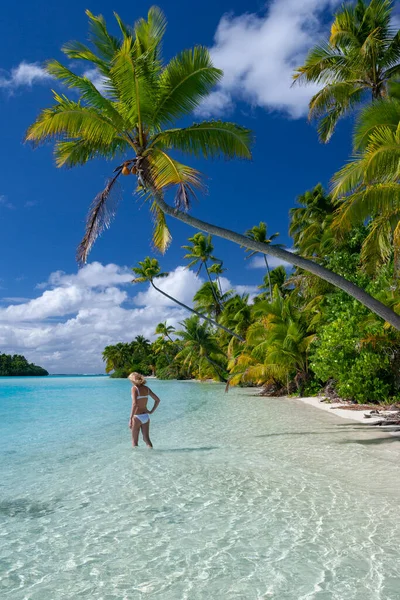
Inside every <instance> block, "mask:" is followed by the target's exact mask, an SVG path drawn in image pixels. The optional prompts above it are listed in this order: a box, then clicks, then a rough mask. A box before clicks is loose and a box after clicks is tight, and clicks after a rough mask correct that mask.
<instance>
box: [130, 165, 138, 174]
mask: <svg viewBox="0 0 400 600" xmlns="http://www.w3.org/2000/svg"><path fill="white" fill-rule="evenodd" d="M131 173H132V175H136V173H137V168H136V167H132V169H131Z"/></svg>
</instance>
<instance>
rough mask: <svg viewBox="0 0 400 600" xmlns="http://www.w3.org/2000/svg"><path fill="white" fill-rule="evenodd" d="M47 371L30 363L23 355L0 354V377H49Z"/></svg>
mask: <svg viewBox="0 0 400 600" xmlns="http://www.w3.org/2000/svg"><path fill="white" fill-rule="evenodd" d="M48 374H49V373H48V372H47V371H46V369H43V368H42V367H38V366H37V365H34V364H33V363H29V362H28V361H27V360H26V358H25V356H22V355H21V354H14V355H11V354H3V353H0V377H3V376H10V375H15V376H21V375H29V376H33V375H35V376H36V375H40V376H43V375H48Z"/></svg>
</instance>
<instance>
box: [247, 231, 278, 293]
mask: <svg viewBox="0 0 400 600" xmlns="http://www.w3.org/2000/svg"><path fill="white" fill-rule="evenodd" d="M267 232H268V227H267V224H266V223H264V222H263V221H260V224H259V225H254V227H252V228H251V229H248V230H247V231H246V233H245V235H246V236H247V237H248V238H250V239H251V240H254V241H256V242H260V243H261V244H271V242H273V240H274V239H275V238H277V237H278V235H279V233H273V234H272V235H271V236H269V237H268V233H267ZM246 252H250V254H249V256H248V258H251V257H252V256H254V255H255V254H257V252H255V251H254V250H253V251H252V250H251V249H250V248H247V249H246ZM264 262H265V266H266V267H267V276H268V281H269V289H270V290H271V291H270V296H271V300H272V286H271V274H270V269H269V264H268V260H267V255H266V254H264Z"/></svg>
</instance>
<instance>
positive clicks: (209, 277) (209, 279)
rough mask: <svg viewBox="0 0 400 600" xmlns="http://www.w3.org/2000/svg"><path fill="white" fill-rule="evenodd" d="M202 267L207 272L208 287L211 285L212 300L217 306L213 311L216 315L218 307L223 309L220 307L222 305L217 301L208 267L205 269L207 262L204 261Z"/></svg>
mask: <svg viewBox="0 0 400 600" xmlns="http://www.w3.org/2000/svg"><path fill="white" fill-rule="evenodd" d="M204 266H205V268H206V271H207V277H208V281H209V282H210V285H211V291H212V295H213V296H214V300H215V303H216V305H217V307H216V311H215V315H217V312H218V307H219V308H220V309H222V308H223V307H222V305H221V302H220V301H219V300H218V297H217V294H216V293H215V288H214V282H213V280H212V279H211V275H210V271H209V270H208V267H207V261H205V262H204Z"/></svg>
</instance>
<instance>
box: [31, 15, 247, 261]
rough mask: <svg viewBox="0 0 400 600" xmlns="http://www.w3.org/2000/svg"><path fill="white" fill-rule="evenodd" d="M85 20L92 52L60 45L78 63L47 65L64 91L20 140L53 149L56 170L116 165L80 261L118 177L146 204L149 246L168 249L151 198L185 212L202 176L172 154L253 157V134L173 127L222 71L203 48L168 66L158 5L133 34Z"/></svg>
mask: <svg viewBox="0 0 400 600" xmlns="http://www.w3.org/2000/svg"><path fill="white" fill-rule="evenodd" d="M86 14H87V16H88V19H89V30H90V33H89V45H85V44H82V43H80V42H76V41H74V42H70V43H68V44H66V45H65V46H64V47H63V48H62V50H63V52H64V54H65V55H66V57H67V59H68V61H67V62H68V65H72V66H71V68H75V66H76V68H77V72H76V73H75V72H73V71H72V70H71V69H70V68H68V67H66V66H64V65H63V64H61V63H60V62H58V61H55V60H54V61H50V62H49V63H48V65H47V70H48V72H49V74H50V75H51V76H52V77H53V78H54V79H56V80H58V81H59V82H61V84H62V87H63V88H64V90H65V88H67V93H66V94H62V95H61V94H59V93H56V92H54V93H53V105H52V106H50V107H49V108H46V109H44V110H42V112H41V113H40V114H39V116H38V117H37V119H36V121H35V122H34V123H33V124H32V125H31V126H30V127H29V129H28V131H27V134H26V140H28V141H30V142H32V143H33V144H34V145H35V146H37V145H39V144H41V143H43V142H46V141H52V142H54V153H55V158H56V164H57V166H58V167H62V166H66V167H75V166H77V165H84V164H86V163H87V162H88V161H90V160H93V159H95V158H99V157H101V158H105V159H109V160H114V159H118V161H119V164H118V165H117V166H116V168H115V169H114V176H113V177H112V178H111V180H110V181H109V182H108V183H107V185H106V187H105V189H104V190H103V191H102V192H100V193H99V194H98V195H97V196H96V198H95V200H94V202H93V204H92V206H91V208H90V211H89V215H88V219H87V227H86V233H85V236H84V238H83V240H82V242H81V244H80V246H79V248H78V260H79V262H86V261H87V257H88V254H89V252H90V250H91V248H92V246H93V244H94V242H95V240H96V239H97V237H98V235H99V234H100V233H101V232H102V231H104V229H105V228H107V227H108V226H109V225H110V222H111V220H112V218H113V217H114V214H115V211H116V201H117V198H116V196H117V193H118V179H119V177H120V175H121V174H123V175H129V174H132V175H134V177H132V180H133V186H132V189H133V190H135V188H137V189H136V191H137V192H138V193H140V194H141V195H142V196H143V197H144V200H145V201H147V202H148V201H150V203H149V208H150V210H151V212H152V216H153V217H154V234H153V241H154V245H155V247H156V248H158V249H159V250H161V251H162V252H165V250H166V249H167V247H168V245H169V243H170V241H171V234H170V232H169V229H168V227H167V223H166V220H165V215H164V214H163V212H162V211H161V210H160V209H159V208H158V206H157V205H154V200H155V199H158V198H162V197H163V195H164V193H165V192H166V191H167V190H169V189H171V188H172V189H173V190H174V191H175V203H176V206H177V207H179V208H183V209H185V210H186V209H188V208H189V205H190V201H191V199H192V198H193V197H194V196H195V191H196V190H197V189H201V188H202V181H201V179H202V178H201V174H200V173H199V171H197V170H196V169H195V168H193V167H191V166H188V165H185V164H182V163H180V162H178V161H177V160H176V158H175V156H174V155H175V152H176V151H177V150H178V151H179V152H182V153H184V154H186V155H189V156H194V157H202V158H211V159H213V158H216V157H224V158H226V159H233V158H246V159H250V158H251V152H250V146H251V143H252V135H251V133H250V131H249V130H248V129H246V128H244V127H240V126H239V125H236V124H235V123H227V122H224V121H203V122H200V123H193V124H188V126H187V127H177V126H176V124H177V123H180V122H181V121H182V118H185V117H187V115H189V114H190V113H192V112H193V111H194V110H195V109H196V108H198V106H199V105H200V104H201V102H202V101H203V100H204V99H205V98H206V97H207V96H208V95H209V94H210V93H211V92H212V91H213V89H214V88H215V86H216V85H217V84H218V82H219V81H220V80H221V78H222V71H220V70H219V69H217V68H216V67H214V65H213V64H212V60H211V57H210V53H209V51H208V49H207V48H205V47H203V46H195V47H194V48H192V49H186V50H183V51H182V52H180V53H179V54H177V55H176V56H175V57H172V58H171V60H170V61H169V62H165V61H164V60H163V57H162V52H161V44H162V39H163V36H164V33H165V29H166V20H165V17H164V15H163V13H162V11H161V10H160V9H159V8H157V7H152V8H150V10H149V11H148V14H147V19H139V20H138V21H137V22H136V23H135V25H134V26H133V27H130V26H128V25H125V24H124V23H123V22H122V21H121V19H120V17H119V16H118V15H117V14H115V19H116V21H117V25H118V29H119V33H118V37H116V36H114V35H111V33H110V31H109V30H108V28H107V24H106V22H105V20H104V18H103V17H102V16H95V15H93V14H92V13H91V12H90V11H86ZM82 63H83V64H82ZM90 70H92V71H95V72H96V73H98V74H99V75H101V78H102V85H101V87H100V86H98V87H96V85H95V84H94V83H92V82H91V81H90V80H89V79H88V78H87V77H85V76H84V75H80V74H78V73H82V72H88V71H90ZM69 90H71V92H70V94H71V97H70V98H69V97H68V95H67V94H68V91H69ZM152 201H153V202H152Z"/></svg>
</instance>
